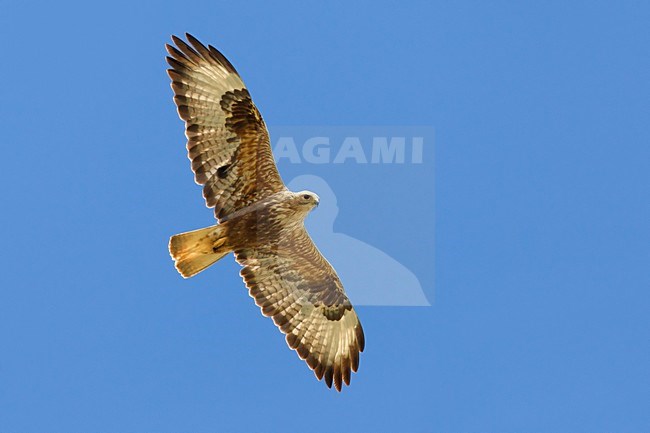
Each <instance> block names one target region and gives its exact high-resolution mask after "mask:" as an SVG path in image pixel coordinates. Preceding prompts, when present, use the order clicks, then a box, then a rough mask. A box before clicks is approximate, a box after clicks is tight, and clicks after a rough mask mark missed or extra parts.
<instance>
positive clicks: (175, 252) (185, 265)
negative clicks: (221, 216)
mask: <svg viewBox="0 0 650 433" xmlns="http://www.w3.org/2000/svg"><path fill="white" fill-rule="evenodd" d="M225 232H226V230H225V229H224V227H223V226H221V225H214V226H210V227H206V228H204V229H199V230H194V231H191V232H187V233H180V234H177V235H174V236H172V237H171V238H170V239H169V254H170V255H171V256H172V259H174V265H175V266H176V269H177V270H178V272H180V274H181V275H182V276H183V278H190V277H193V276H194V275H196V274H198V273H199V272H201V271H202V270H204V269H205V268H207V267H208V266H210V265H212V264H213V263H215V262H216V261H218V260H219V259H221V258H223V257H225V256H226V255H228V253H229V252H231V251H232V250H231V248H230V247H229V246H228V242H227V241H228V237H227V235H226V233H225Z"/></svg>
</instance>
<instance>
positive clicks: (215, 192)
mask: <svg viewBox="0 0 650 433" xmlns="http://www.w3.org/2000/svg"><path fill="white" fill-rule="evenodd" d="M186 36H187V40H188V41H189V44H187V43H186V42H184V41H183V40H182V39H180V38H177V37H176V36H172V40H173V41H174V44H175V45H176V46H175V47H174V46H171V45H167V46H166V47H167V51H168V53H169V57H167V62H168V63H169V64H170V66H171V69H168V70H167V73H168V74H169V77H170V78H171V80H172V83H171V86H172V89H173V90H174V102H175V103H176V106H177V107H178V115H179V116H180V118H181V119H183V120H184V121H185V135H186V136H187V151H188V157H189V159H190V160H191V161H192V171H194V175H195V181H196V183H198V184H200V185H203V196H204V197H205V201H206V204H207V206H208V207H214V213H215V217H216V218H217V219H220V220H221V219H222V218H224V217H226V216H227V215H229V214H231V213H232V212H234V211H237V210H239V209H241V208H243V207H246V206H248V205H249V204H251V203H253V202H255V201H258V200H260V199H262V198H264V197H267V196H269V195H272V194H273V193H276V192H279V191H282V190H284V189H286V188H285V186H284V183H283V182H282V179H281V178H280V174H279V173H278V170H277V167H276V165H275V161H274V160H273V153H272V152H271V145H270V140H269V134H268V131H267V129H266V125H265V124H264V120H262V116H261V115H260V112H259V111H258V110H257V107H255V104H253V101H252V100H251V96H250V94H249V93H248V90H247V89H246V86H245V85H244V83H243V82H242V80H241V78H240V76H239V74H238V73H237V71H236V70H235V68H234V67H233V66H232V64H231V63H230V62H229V61H228V60H227V59H226V58H225V57H224V56H223V54H221V53H220V52H219V51H217V50H216V49H215V48H214V47H212V46H208V47H207V48H206V47H205V46H204V45H203V44H201V42H199V41H198V40H197V39H196V38H194V37H193V36H192V35H190V34H187V35H186Z"/></svg>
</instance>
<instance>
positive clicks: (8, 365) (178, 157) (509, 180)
mask: <svg viewBox="0 0 650 433" xmlns="http://www.w3.org/2000/svg"><path fill="white" fill-rule="evenodd" d="M135 3H136V4H131V2H128V3H127V2H120V1H111V2H101V3H100V2H83V3H81V2H80V3H72V2H50V3H45V2H42V3H30V2H7V1H2V2H0V4H1V7H2V14H0V32H1V33H2V38H0V48H1V50H2V56H0V66H1V69H0V70H1V71H2V72H0V74H1V76H2V82H3V84H4V85H3V102H2V104H0V122H1V125H2V128H1V130H0V137H1V143H2V159H1V165H2V167H1V169H0V181H1V182H2V185H3V189H2V190H3V193H2V198H3V200H2V203H3V205H2V212H1V213H0V220H1V221H2V224H1V225H0V226H1V227H2V238H3V240H4V248H2V253H1V254H2V272H1V273H0V431H2V432H39V433H44V432H67V433H74V432H179V431H191V432H214V431H229V432H252V431H270V432H272V431H305V430H307V429H309V431H314V432H321V431H322V432H325V431H332V429H336V430H338V431H386V432H394V431H408V432H458V433H470V432H494V433H506V432H513V433H514V432H549V433H550V432H553V433H558V432H571V433H576V432H590V433H593V432H611V431H616V432H645V431H648V428H650V415H649V412H648V410H647V409H648V408H647V402H648V401H650V395H649V394H650V378H649V373H648V365H650V348H649V340H650V339H649V338H648V329H649V325H650V323H649V322H650V320H649V319H648V311H649V307H650V292H649V290H648V289H649V288H650V272H649V268H650V267H649V266H648V265H649V261H650V224H649V222H650V218H649V216H650V199H649V194H650V189H649V185H650V170H649V164H650V146H649V143H650V132H649V130H648V114H649V112H650V107H649V104H648V100H649V98H648V96H649V94H650V84H649V81H648V76H650V56H648V46H650V33H649V32H648V29H647V25H648V22H650V7H649V6H648V5H647V4H645V3H644V2H632V1H624V2H586V1H572V2H544V4H541V3H540V2H480V1H474V2H462V1H461V2H426V3H424V2H422V3H412V4H411V5H410V6H397V5H395V4H386V5H381V4H380V3H377V2H372V3H370V2H365V3H355V5H350V4H347V3H333V4H328V5H320V4H316V3H312V4H300V5H298V4H291V5H289V4H285V5H275V4H273V5H271V4H269V5H264V4H261V3H260V4H255V5H250V6H241V5H237V6H235V4H234V3H232V2H227V3H222V2H216V1H210V2H188V3H187V4H181V3H179V2H173V3H172V2H168V3H163V2H135ZM185 31H189V32H191V33H193V34H194V35H195V36H197V37H199V38H200V39H201V40H203V41H205V42H206V43H211V44H213V45H215V46H216V47H218V48H219V49H221V50H222V51H223V52H224V53H225V54H226V55H227V56H228V57H229V58H230V59H231V61H232V62H233V63H234V64H235V66H236V67H237V68H238V70H239V71H240V73H241V74H242V76H243V78H244V80H245V82H246V83H247V85H248V87H249V89H250V90H251V93H252V95H253V98H254V100H255V102H256V103H257V105H258V107H259V108H260V110H261V111H262V114H263V115H264V117H265V120H266V122H267V124H269V125H270V126H271V127H272V128H273V126H274V125H297V126H300V125H320V126H326V127H329V126H333V125H348V126H351V125H370V126H376V127H381V126H391V125H392V126H409V125H411V126H412V125H425V126H432V127H433V128H435V152H432V150H433V146H428V147H427V148H426V149H425V155H424V156H425V158H424V163H423V164H420V165H409V164H404V165H397V164H395V165H381V166H378V167H373V166H370V165H365V166H364V165H361V164H347V165H339V166H337V165H335V164H324V165H322V166H318V167H315V166H313V165H312V166H310V165H306V164H302V165H291V164H283V165H282V166H281V169H282V172H283V175H284V176H285V179H286V180H289V179H290V178H291V177H293V176H298V175H305V174H313V175H318V176H320V177H322V178H324V179H325V180H326V181H327V182H328V183H329V185H330V186H331V187H332V189H333V190H334V191H335V193H336V196H337V201H338V208H339V214H338V218H337V220H336V223H335V226H334V229H335V230H336V231H338V232H341V233H345V234H346V235H348V236H351V237H354V238H355V239H359V240H362V241H363V242H365V243H367V244H369V245H372V246H374V247H376V248H378V249H380V250H382V251H384V252H386V253H388V254H389V255H390V256H391V257H393V258H394V259H396V260H398V261H399V262H401V263H403V264H405V265H407V266H408V267H409V269H410V270H411V271H412V272H413V273H414V274H415V275H417V277H418V279H419V281H420V283H421V285H422V288H423V290H424V291H425V293H426V295H427V297H428V298H429V300H430V301H431V303H432V306H431V307H418V308H413V307H411V308H407V307H360V308H359V309H358V311H359V315H360V316H361V319H362V321H363V324H364V329H365V330H366V335H367V350H366V352H364V354H363V356H362V359H361V366H360V371H359V373H358V374H356V375H354V376H353V378H352V386H351V387H350V388H349V389H345V390H344V392H343V393H341V394H337V393H335V392H332V391H331V390H328V389H327V388H326V387H325V386H324V385H323V384H322V383H318V382H316V380H315V379H314V377H313V375H312V373H311V372H310V371H309V370H308V369H307V368H306V366H305V365H303V363H302V362H301V361H300V360H299V359H298V358H297V356H296V355H295V354H294V353H292V352H291V351H289V350H288V349H287V348H286V347H285V343H284V342H283V338H282V336H281V335H280V333H279V332H278V331H277V330H276V328H275V327H274V326H273V325H272V324H271V322H270V320H269V319H266V318H263V317H262V316H261V315H260V313H259V311H258V309H257V307H255V306H254V305H253V302H252V300H251V299H250V298H249V297H248V295H247V293H246V291H245V289H244V287H243V285H242V283H241V280H240V278H239V276H238V275H237V271H238V268H237V266H236V264H235V263H234V261H233V260H231V259H226V260H225V261H223V262H220V263H219V264H218V265H216V266H215V267H213V268H211V269H210V270H208V271H206V272H205V273H203V274H201V275H199V276H197V277H195V278H193V279H191V280H188V281H184V280H182V279H181V278H180V277H179V276H178V275H177V273H176V271H175V270H174V268H173V266H172V263H171V261H170V259H169V255H168V253H167V250H166V246H167V240H168V237H169V236H170V235H172V234H174V233H177V232H181V231H185V230H189V229H193V228H199V227H202V226H206V225H209V224H211V223H212V220H211V212H210V211H209V210H207V209H205V207H204V205H203V203H202V199H201V196H200V190H199V188H198V187H197V186H196V185H194V183H193V182H192V177H191V174H190V170H189V164H188V162H187V160H186V157H185V154H184V137H183V135H182V124H181V122H180V120H178V118H177V116H176V113H175V109H174V106H173V103H172V94H171V90H170V88H169V80H168V78H167V76H166V74H165V72H164V71H165V69H166V67H167V66H166V64H165V61H164V56H165V51H164V44H165V43H166V42H168V41H169V35H170V34H172V33H175V34H182V33H183V32H185ZM357 259H358V260H361V261H362V260H363V257H358V258H357Z"/></svg>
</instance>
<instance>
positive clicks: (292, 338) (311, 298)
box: [235, 228, 365, 391]
mask: <svg viewBox="0 0 650 433" xmlns="http://www.w3.org/2000/svg"><path fill="white" fill-rule="evenodd" d="M235 257H236V259H237V261H238V262H239V263H240V264H241V265H242V266H244V268H243V269H242V270H241V275H242V277H243V279H244V282H245V283H246V286H247V287H248V289H249V291H250V295H251V296H252V297H253V298H254V299H255V303H256V304H257V305H258V306H259V307H260V308H261V309H262V314H264V315H265V316H271V317H272V318H273V321H274V322H275V324H276V325H277V326H278V328H280V330H281V331H282V332H283V333H284V334H286V340H287V344H288V345H289V347H290V348H292V349H294V350H295V351H296V352H298V356H300V358H301V359H304V360H305V361H306V362H307V364H308V365H309V367H310V368H311V369H312V370H314V374H315V375H316V377H317V378H318V379H319V380H321V379H322V378H323V377H324V378H325V383H326V384H327V386H328V387H330V388H331V387H332V382H333V383H334V386H335V388H336V389H337V390H338V391H340V390H341V387H342V384H343V383H345V384H346V385H349V384H350V375H351V372H352V371H357V368H358V367H359V352H362V351H363V349H364V345H365V342H364V335H363V329H362V328H361V323H360V322H359V319H358V318H357V314H356V312H355V311H354V308H352V305H351V304H350V300H349V299H348V297H347V296H346V295H345V292H344V290H343V286H342V285H341V281H340V280H339V277H338V276H337V275H336V272H335V271H334V268H332V266H331V265H330V264H329V263H328V262H327V260H325V258H324V257H323V256H322V255H321V253H320V252H319V251H318V248H316V246H315V245H314V243H313V242H312V240H311V238H310V237H309V235H308V234H307V231H306V230H305V229H304V228H303V229H300V230H293V231H292V233H291V234H288V235H286V236H285V235H284V234H283V236H282V237H280V240H279V241H278V242H277V243H276V244H274V245H270V246H266V247H260V248H255V249H244V250H240V251H235Z"/></svg>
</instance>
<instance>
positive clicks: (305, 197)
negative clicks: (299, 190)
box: [302, 194, 311, 200]
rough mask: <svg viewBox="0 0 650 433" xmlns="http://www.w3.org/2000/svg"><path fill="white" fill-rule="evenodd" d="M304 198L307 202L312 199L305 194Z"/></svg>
mask: <svg viewBox="0 0 650 433" xmlns="http://www.w3.org/2000/svg"><path fill="white" fill-rule="evenodd" d="M302 198H304V199H305V200H309V199H310V198H311V197H310V196H309V195H307V194H305V195H303V196H302Z"/></svg>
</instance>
